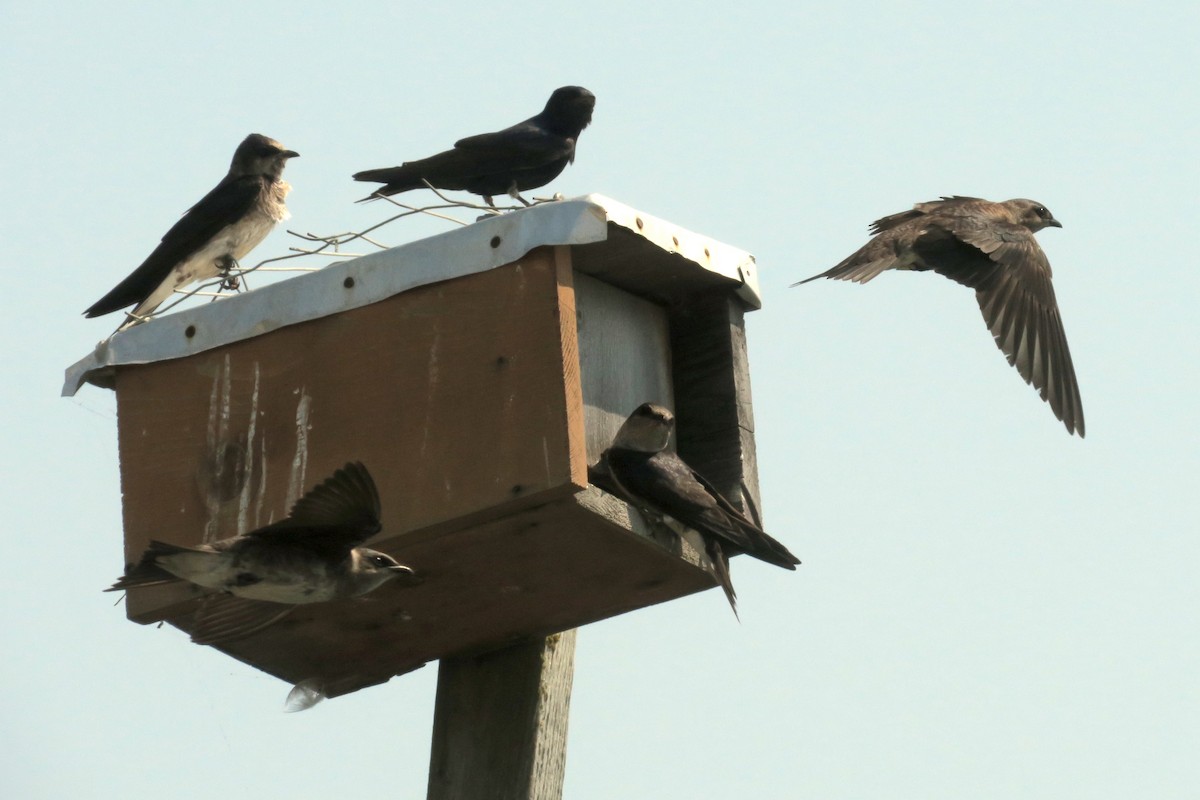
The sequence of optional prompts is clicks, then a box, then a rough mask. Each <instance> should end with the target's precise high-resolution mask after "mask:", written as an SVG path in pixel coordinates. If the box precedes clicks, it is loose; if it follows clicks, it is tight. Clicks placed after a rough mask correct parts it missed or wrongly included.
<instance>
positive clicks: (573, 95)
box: [354, 86, 596, 208]
mask: <svg viewBox="0 0 1200 800" xmlns="http://www.w3.org/2000/svg"><path fill="white" fill-rule="evenodd" d="M595 106H596V96H595V95H594V94H592V93H591V92H589V91H588V90H587V89H584V88H583V87H582V86H563V87H560V88H558V89H555V90H554V93H553V94H552V95H550V99H549V100H548V101H546V107H545V108H544V109H542V111H541V113H540V114H536V115H534V116H532V117H530V118H529V119H527V120H525V121H524V122H518V123H517V124H516V125H513V126H512V127H509V128H505V129H504V130H502V131H496V132H495V133H481V134H479V135H478V136H468V137H467V138H465V139H459V140H458V141H457V142H455V143H454V149H452V150H446V151H445V152H442V153H438V154H437V155H433V156H430V157H429V158H423V159H421V160H419V161H406V162H404V163H403V164H401V165H400V166H398V167H387V168H384V169H369V170H365V171H363V172H358V173H355V174H354V180H356V181H374V182H378V183H382V184H384V185H383V186H381V187H379V188H378V189H376V190H375V191H374V192H372V193H371V194H370V195H368V196H367V197H364V198H362V200H360V201H359V202H365V201H367V200H376V199H378V198H380V197H383V196H385V195H392V194H399V193H400V192H407V191H409V190H410V189H422V188H425V183H426V181H428V182H429V184H430V185H431V186H433V187H434V188H435V189H449V190H462V191H467V192H471V193H472V194H478V195H482V196H483V199H484V200H485V201H486V202H487V204H488V205H489V206H492V207H493V208H494V207H495V203H493V202H492V197H493V196H494V195H500V194H508V195H510V196H511V197H512V198H513V199H514V200H519V201H520V202H522V203H524V204H525V205H529V202H528V201H527V200H525V198H523V197H521V192H523V191H527V190H529V189H537V188H539V187H541V186H545V185H546V184H547V183H549V182H550V181H552V180H554V179H555V178H557V177H558V176H559V173H561V172H562V171H563V170H564V169H566V166H567V164H571V163H573V162H574V161H575V144H576V142H578V140H579V134H580V133H581V132H582V131H583V129H584V128H586V127H587V126H588V124H589V123H590V122H591V121H592V109H593V108H595Z"/></svg>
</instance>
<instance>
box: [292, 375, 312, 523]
mask: <svg viewBox="0 0 1200 800" xmlns="http://www.w3.org/2000/svg"><path fill="white" fill-rule="evenodd" d="M299 394H300V399H299V400H298V401H297V402H296V455H295V456H294V457H293V458H292V474H291V475H289V476H288V493H287V505H288V507H289V508H291V506H292V504H293V503H295V502H296V501H297V500H299V499H300V494H301V492H303V491H304V474H305V472H306V471H307V470H308V429H309V423H308V420H309V416H310V414H311V412H312V397H311V396H310V395H309V394H308V392H306V391H305V390H304V387H303V386H302V387H300V389H299Z"/></svg>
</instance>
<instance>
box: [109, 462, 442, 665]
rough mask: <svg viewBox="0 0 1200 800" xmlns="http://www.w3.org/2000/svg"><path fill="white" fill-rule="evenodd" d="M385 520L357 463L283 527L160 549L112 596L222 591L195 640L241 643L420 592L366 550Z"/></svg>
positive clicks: (387, 559)
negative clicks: (390, 585)
mask: <svg viewBox="0 0 1200 800" xmlns="http://www.w3.org/2000/svg"><path fill="white" fill-rule="evenodd" d="M380 513H381V512H380V505H379V492H378V490H377V489H376V487H375V481H374V480H373V479H372V478H371V474H370V473H369V472H367V468H366V467H365V466H363V465H362V464H361V463H358V462H352V463H349V464H346V466H344V467H342V468H341V469H339V470H337V471H336V472H334V473H333V475H332V476H330V477H329V478H327V479H326V480H325V481H324V482H322V483H321V484H319V485H318V486H316V487H314V488H313V489H312V490H310V491H309V492H308V493H307V494H305V495H304V496H303V497H301V498H300V499H299V500H297V501H296V503H295V505H293V506H292V510H291V511H290V512H289V513H288V516H287V517H286V518H285V519H282V520H280V521H279V522H275V523H272V524H270V525H267V526H265V527H262V528H259V529H257V530H254V531H251V532H249V533H246V534H243V535H241V536H234V537H231V538H229V539H221V540H219V541H216V542H212V543H211V544H201V545H197V546H195V547H185V546H182V545H177V544H169V543H167V542H161V541H151V542H150V546H149V547H148V548H147V549H146V552H145V553H144V554H143V555H142V558H141V560H140V561H139V562H137V563H136V564H131V565H129V567H128V568H127V569H126V572H125V575H124V576H122V577H121V578H120V579H119V580H118V581H117V582H116V583H114V584H113V585H112V586H111V587H109V588H108V589H106V590H105V591H108V592H112V591H118V590H129V589H141V588H144V587H148V586H158V585H161V584H166V583H175V582H178V581H187V582H188V583H192V584H194V585H196V586H200V587H202V588H205V589H213V590H216V591H217V592H219V593H223V594H221V595H213V596H211V597H212V598H213V600H214V602H211V603H208V604H202V605H201V608H200V609H199V610H198V611H197V618H196V620H195V622H196V630H194V631H193V632H192V639H193V640H194V641H197V642H200V643H203V644H213V643H215V642H219V641H227V640H230V639H235V638H240V637H242V636H245V635H247V634H249V633H253V632H255V631H258V630H261V629H262V628H264V627H266V626H267V625H269V624H271V623H273V622H275V621H277V620H278V619H280V618H282V617H283V616H284V615H286V614H287V613H288V612H290V611H291V610H292V609H294V608H295V607H296V606H298V605H305V604H308V603H323V602H327V601H330V600H337V599H340V598H346V597H358V596H360V595H364V594H367V593H368V592H372V591H374V590H375V589H378V588H379V587H380V586H382V585H383V584H385V583H387V582H388V581H391V580H398V581H400V582H401V584H402V585H412V584H414V583H417V582H419V581H418V578H417V576H416V573H415V572H414V571H413V569H412V568H411V567H408V566H405V565H404V564H401V563H399V562H398V561H396V559H394V558H392V557H391V556H389V555H388V554H387V553H382V552H380V551H378V550H372V549H370V548H367V547H361V546H360V545H361V544H362V543H363V542H365V541H366V540H367V539H369V538H370V537H371V536H374V535H375V534H377V533H379V531H380V530H381V525H380V521H379V520H380ZM230 596H231V597H230ZM206 599H208V598H206ZM230 599H237V600H238V601H239V602H232V603H231V602H228V601H229V600H230Z"/></svg>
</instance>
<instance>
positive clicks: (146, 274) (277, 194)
mask: <svg viewBox="0 0 1200 800" xmlns="http://www.w3.org/2000/svg"><path fill="white" fill-rule="evenodd" d="M298 155H299V153H297V152H296V151H294V150H286V149H284V147H283V145H281V144H280V143H279V142H277V141H275V140H274V139H270V138H268V137H266V136H263V135H262V134H259V133H252V134H250V135H249V136H247V137H246V138H245V139H244V140H242V143H241V144H239V145H238V147H237V150H235V151H234V153H233V161H232V162H231V163H230V165H229V172H228V173H226V175H225V177H224V178H222V179H221V182H220V183H218V184H217V185H216V186H215V187H213V190H212V191H210V192H209V193H208V194H206V195H204V197H203V198H201V200H200V202H199V203H196V205H194V206H192V207H191V208H190V209H189V210H188V211H187V213H185V214H184V215H183V217H181V218H180V220H179V221H178V222H176V223H175V224H174V225H172V226H171V229H170V230H169V231H167V233H166V235H164V236H163V238H162V241H161V242H160V243H159V245H158V247H156V248H154V252H152V253H151V254H150V255H149V256H147V257H146V260H145V261H143V262H142V263H141V266H139V267H138V268H137V269H135V270H134V271H133V272H132V273H131V274H130V275H129V277H127V278H125V280H123V281H121V282H120V283H118V284H117V285H116V287H115V288H114V289H113V290H112V291H111V292H109V293H108V294H106V295H104V297H101V298H100V299H99V300H97V301H96V302H95V303H93V304H92V306H91V308H89V309H88V310H87V311H85V312H83V313H84V316H87V317H98V316H101V315H102V314H108V313H111V312H113V311H119V310H120V309H122V308H125V307H126V306H130V305H133V306H134V309H133V311H131V312H130V314H131V315H132V316H133V317H135V318H138V317H144V316H145V315H147V314H149V313H150V312H152V311H154V309H156V308H158V307H159V305H161V304H162V302H163V301H164V300H166V299H167V298H168V297H170V296H171V293H172V292H174V291H175V290H176V289H180V288H182V287H184V286H186V285H188V284H190V283H194V282H196V281H202V280H207V279H209V278H215V277H217V276H218V275H228V274H229V271H230V270H231V269H233V268H235V267H236V266H237V261H238V259H240V258H243V257H245V255H246V254H247V253H249V252H250V251H251V250H253V249H254V248H255V247H257V246H258V244H259V242H261V241H262V240H263V239H265V238H266V236H267V234H268V233H270V232H271V229H272V228H274V227H275V224H276V223H277V222H280V221H281V220H285V219H287V218H288V211H287V207H286V206H284V204H283V201H284V198H286V197H287V194H288V192H289V191H291V188H292V187H291V186H289V185H288V183H287V182H286V181H284V180H283V178H282V175H283V168H284V166H285V165H286V164H287V161H288V159H289V158H296V157H297V156H298ZM134 321H136V320H132V319H131V320H130V323H132V322H134Z"/></svg>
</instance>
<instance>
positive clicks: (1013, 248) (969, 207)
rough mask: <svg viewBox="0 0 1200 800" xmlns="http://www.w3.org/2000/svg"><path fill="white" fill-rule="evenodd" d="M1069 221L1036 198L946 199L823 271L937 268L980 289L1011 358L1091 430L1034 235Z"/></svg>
mask: <svg viewBox="0 0 1200 800" xmlns="http://www.w3.org/2000/svg"><path fill="white" fill-rule="evenodd" d="M1046 227H1053V228H1061V227H1062V224H1061V223H1060V222H1059V221H1058V220H1056V219H1055V218H1054V215H1053V214H1051V213H1050V212H1049V211H1048V210H1046V207H1045V206H1044V205H1042V204H1041V203H1038V202H1036V201H1034V200H1006V201H1004V202H1003V203H992V202H989V201H987V200H981V199H979V198H977V197H943V198H942V199H941V200H934V201H932V202H928V203H917V204H916V205H915V206H914V207H913V208H912V210H911V211H903V212H901V213H899V214H892V215H890V216H887V217H883V218H882V219H878V220H876V221H875V222H873V223H872V224H871V233H872V234H874V237H873V238H872V239H871V240H870V241H869V242H867V243H866V244H865V245H863V246H862V248H860V249H859V250H858V251H856V252H855V253H853V254H852V255H850V256H849V257H848V258H846V259H845V260H844V261H842V262H841V263H840V264H838V265H837V266H835V267H833V268H832V269H830V270H827V271H825V272H822V273H821V274H820V275H814V276H813V277H811V278H808V279H806V280H803V281H800V282H799V283H795V284H792V285H793V286H798V285H799V284H800V283H808V282H809V281H814V280H816V279H817V278H833V279H835V280H847V281H855V282H857V283H866V282H867V281H869V280H871V279H872V278H874V277H875V276H876V275H878V274H879V273H881V272H883V271H884V270H887V269H911V270H933V271H934V272H937V273H939V274H941V275H945V276H946V277H947V278H950V279H951V280H954V281H957V282H958V283H961V284H963V285H964V286H969V287H971V288H972V289H974V290H975V299H976V300H977V301H978V302H979V309H980V311H982V312H983V320H984V322H986V323H987V326H988V329H989V330H990V331H991V332H992V336H993V337H995V339H996V344H997V345H998V346H999V347H1000V349H1001V350H1002V351H1003V352H1004V355H1005V356H1007V358H1008V363H1009V364H1011V365H1013V366H1015V367H1016V368H1017V372H1019V373H1020V374H1021V377H1022V378H1024V379H1025V382H1026V383H1029V384H1032V385H1033V387H1034V388H1035V389H1037V390H1038V392H1039V394H1041V397H1042V399H1043V400H1045V401H1047V402H1048V403H1049V404H1050V410H1051V411H1053V412H1054V415H1055V416H1056V417H1058V419H1059V420H1061V421H1062V423H1063V424H1064V425H1066V427H1067V430H1068V431H1069V432H1071V433H1078V434H1079V435H1080V436H1081V437H1082V436H1083V435H1084V426H1083V403H1082V401H1081V400H1080V398H1079V385H1078V383H1077V382H1076V380H1075V367H1074V365H1073V364H1072V363H1071V352H1070V350H1068V349H1067V337H1066V334H1065V333H1064V332H1063V325H1062V319H1061V318H1060V317H1059V313H1058V302H1057V300H1055V298H1054V286H1053V284H1052V283H1051V281H1050V276H1051V272H1050V262H1049V260H1048V259H1047V258H1046V254H1045V253H1044V252H1043V251H1042V248H1041V247H1039V246H1038V243H1037V240H1036V239H1035V238H1034V236H1033V235H1034V234H1035V233H1037V232H1038V231H1040V230H1041V229H1042V228H1046Z"/></svg>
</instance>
